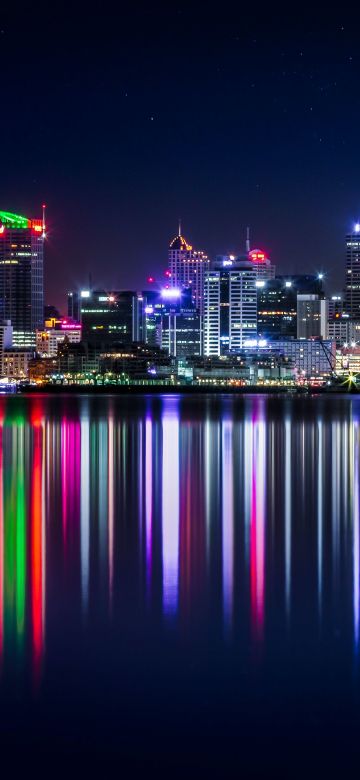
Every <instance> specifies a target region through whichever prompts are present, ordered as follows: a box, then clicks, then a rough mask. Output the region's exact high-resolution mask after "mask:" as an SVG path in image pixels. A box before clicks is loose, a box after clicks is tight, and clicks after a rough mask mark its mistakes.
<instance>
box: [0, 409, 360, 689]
mask: <svg viewBox="0 0 360 780" xmlns="http://www.w3.org/2000/svg"><path fill="white" fill-rule="evenodd" d="M359 420H360V403H359V401H357V399H347V398H339V399H323V398H316V399H294V400H292V399H279V398H271V397H270V398H265V397H244V398H233V397H225V396H224V397H217V398H216V397H205V396H200V397H194V398H191V397H166V396H165V397H156V396H149V397H138V398H131V397H116V396H114V397H108V398H106V397H95V396H89V397H86V396H79V397H68V398H67V397H66V396H61V397H46V396H39V397H37V398H26V397H21V398H18V397H14V398H13V397H11V398H4V397H3V398H1V399H0V658H1V675H2V676H1V680H2V682H1V684H2V685H7V684H8V683H9V680H12V681H14V680H15V681H16V684H17V685H19V680H20V681H22V684H23V685H24V684H25V683H24V680H25V681H26V680H29V682H30V687H31V690H32V691H33V692H37V695H40V694H39V692H41V690H45V691H46V689H47V686H48V685H49V684H50V683H49V680H50V682H51V675H52V674H54V672H53V671H52V670H53V669H54V665H55V667H56V668H57V673H58V670H59V668H61V670H62V672H64V674H65V675H66V673H67V669H68V667H69V665H72V673H73V674H75V675H76V674H78V675H79V678H81V679H82V680H83V684H84V685H86V672H85V671H84V669H83V668H82V660H83V656H82V653H83V652H84V650H83V645H82V641H83V640H82V639H81V637H86V642H87V643H88V645H87V648H88V649H89V648H90V649H91V648H92V649H94V648H95V647H96V649H97V652H99V653H100V656H99V657H101V658H102V657H103V654H104V653H105V649H104V648H105V647H106V646H107V642H109V636H111V642H112V643H113V644H112V647H114V649H115V650H114V652H115V651H116V649H118V650H119V653H120V646H121V648H122V649H121V652H124V647H126V642H127V638H128V637H129V631H130V634H131V631H133V630H134V625H136V627H137V628H136V630H137V631H140V633H141V642H142V647H143V650H144V656H146V655H147V649H148V652H149V654H150V657H151V652H153V648H154V643H155V646H156V651H157V653H158V656H159V659H160V658H161V653H162V649H161V648H162V647H163V646H164V647H167V645H166V641H168V640H166V639H164V638H166V636H168V637H169V636H170V637H172V639H171V641H172V642H173V643H175V644H173V645H172V652H173V653H174V657H176V658H177V661H178V666H179V668H180V667H181V660H180V661H179V657H180V658H181V653H182V652H183V650H182V648H184V647H186V648H187V651H189V649H190V651H191V652H192V653H194V654H195V655H196V653H197V652H198V650H199V648H201V653H202V659H203V662H204V664H205V666H206V663H210V662H209V657H210V656H209V652H210V650H209V648H216V653H217V656H216V659H217V660H215V661H214V664H215V667H216V664H218V666H217V674H218V675H221V674H222V672H223V669H222V665H223V664H224V663H225V661H224V655H223V653H227V652H230V653H231V654H232V655H231V659H232V660H231V664H232V666H231V668H232V671H233V674H235V673H236V670H237V669H238V668H239V669H240V667H241V670H242V671H241V674H244V669H245V670H249V669H251V668H252V669H253V672H252V674H254V675H259V674H265V675H266V673H267V672H266V670H267V668H268V665H269V663H272V664H273V669H274V668H275V669H276V668H277V666H276V664H277V663H279V666H280V660H279V662H277V660H275V661H274V657H275V659H276V658H277V657H279V659H280V658H281V659H282V661H281V663H282V662H284V663H285V665H286V664H287V663H288V662H289V658H290V657H291V653H293V656H292V657H294V655H296V653H297V652H298V648H299V646H300V645H301V644H302V643H303V641H304V646H307V647H308V651H306V652H308V653H309V657H310V655H312V657H318V658H320V659H321V661H323V660H324V658H325V661H329V659H332V661H331V662H333V660H334V658H335V659H336V658H337V657H338V656H339V659H341V668H342V670H344V669H345V668H348V669H349V674H351V675H354V671H356V670H357V663H358V660H357V659H358V649H359V621H360V617H359V615H360V541H359V540H360V526H359V523H360V520H359V518H360V511H359V501H360V490H359V478H360V459H359V437H360V425H359ZM108 632H113V633H110V634H109V633H108ZM101 635H102V636H103V643H102V644H100V640H99V637H100V636H101ZM64 637H65V638H64ZM120 637H121V639H120ZM334 637H336V639H335V638H334ZM305 640H306V641H305ZM164 641H165V645H163V643H164ZM97 643H99V644H97ZM147 643H148V644H147ZM60 644H61V652H60V651H59V650H58V649H57V648H58V646H59V645H60ZM151 648H152V649H151ZM294 648H297V649H295V650H294ZM309 648H311V651H310V650H309ZM72 651H74V652H72ZM184 652H185V651H184ZM306 652H305V655H304V658H307V655H306ZM58 654H59V655H60V656H61V658H60V661H59V657H58ZM177 654H180V656H179V655H177ZM72 655H73V658H72V659H71V656H72ZM214 657H215V656H214ZM70 659H71V660H70ZM74 659H76V660H74ZM205 659H207V660H206V662H205ZM254 659H256V663H254ZM270 659H271V661H270ZM284 659H285V661H284ZM329 662H330V661H329ZM107 663H109V667H110V668H112V669H113V671H114V669H115V667H114V661H110V660H109V658H107ZM137 663H138V667H137V669H138V670H139V668H141V669H142V673H145V672H144V668H145V665H144V666H142V664H143V662H142V661H138V662H137ZM148 663H149V662H148ZM159 663H160V660H159ZM304 663H305V662H304ZM339 663H340V660H339ZM261 670H262V671H261ZM114 673H115V672H114ZM356 675H357V672H356ZM352 679H354V678H352ZM99 695H100V694H99Z"/></svg>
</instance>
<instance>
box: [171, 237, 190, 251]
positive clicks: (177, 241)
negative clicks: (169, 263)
mask: <svg viewBox="0 0 360 780" xmlns="http://www.w3.org/2000/svg"><path fill="white" fill-rule="evenodd" d="M169 249H182V250H183V251H184V252H191V250H192V246H190V244H188V242H187V241H186V239H185V238H184V236H181V235H180V234H179V235H178V236H175V238H173V240H172V241H170V246H169Z"/></svg>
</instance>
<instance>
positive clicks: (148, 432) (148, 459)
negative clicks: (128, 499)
mask: <svg viewBox="0 0 360 780" xmlns="http://www.w3.org/2000/svg"><path fill="white" fill-rule="evenodd" d="M152 470H153V464H152V420H151V417H150V416H148V417H147V418H146V423H145V523H146V527H145V538H146V583H147V591H148V592H149V590H150V586H151V575H152V501H153V495H152V477H153V474H152Z"/></svg>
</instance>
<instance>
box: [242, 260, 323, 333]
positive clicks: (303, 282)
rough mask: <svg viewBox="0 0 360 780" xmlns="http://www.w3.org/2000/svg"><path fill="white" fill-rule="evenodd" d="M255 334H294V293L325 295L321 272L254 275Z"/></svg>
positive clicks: (295, 317)
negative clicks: (268, 275)
mask: <svg viewBox="0 0 360 780" xmlns="http://www.w3.org/2000/svg"><path fill="white" fill-rule="evenodd" d="M256 284H257V293H258V336H259V337H260V338H263V339H278V338H296V335H297V296H298V295H316V296H317V297H320V298H324V290H323V279H322V275H321V274H320V275H319V274H317V275H313V274H297V275H289V276H276V277H275V278H274V279H268V280H264V279H263V280H259V279H257V282H256Z"/></svg>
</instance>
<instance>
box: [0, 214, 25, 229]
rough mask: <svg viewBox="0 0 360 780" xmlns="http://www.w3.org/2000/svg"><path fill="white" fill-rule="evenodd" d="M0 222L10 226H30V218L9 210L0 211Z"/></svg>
mask: <svg viewBox="0 0 360 780" xmlns="http://www.w3.org/2000/svg"><path fill="white" fill-rule="evenodd" d="M0 222H2V224H3V225H6V226H7V227H10V228H11V227H13V228H28V227H30V220H29V219H28V218H27V217H22V216H21V215H20V214H11V212H10V211H0Z"/></svg>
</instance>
